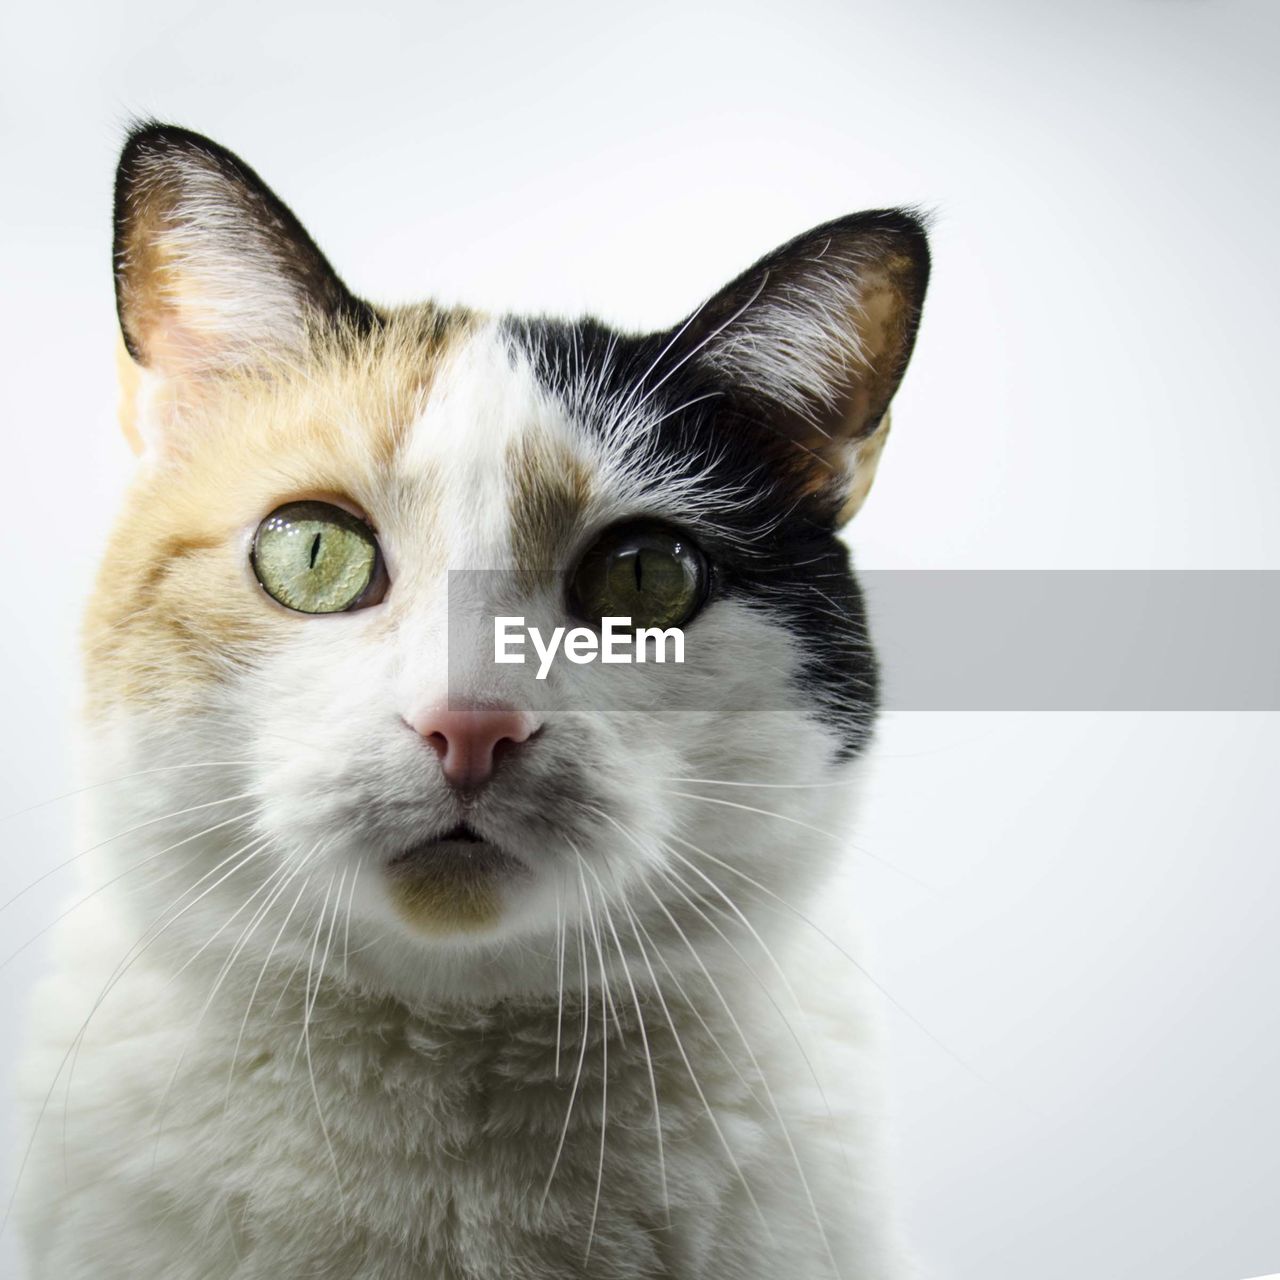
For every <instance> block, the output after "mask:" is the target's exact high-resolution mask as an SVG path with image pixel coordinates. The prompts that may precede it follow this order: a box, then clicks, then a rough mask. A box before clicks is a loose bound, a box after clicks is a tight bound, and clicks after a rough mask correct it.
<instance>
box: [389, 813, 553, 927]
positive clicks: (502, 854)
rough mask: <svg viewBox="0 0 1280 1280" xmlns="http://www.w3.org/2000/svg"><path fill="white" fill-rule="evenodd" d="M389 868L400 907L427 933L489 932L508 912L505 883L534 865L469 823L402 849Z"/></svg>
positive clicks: (393, 897) (395, 900) (409, 920)
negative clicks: (504, 907)
mask: <svg viewBox="0 0 1280 1280" xmlns="http://www.w3.org/2000/svg"><path fill="white" fill-rule="evenodd" d="M385 874H386V877H387V886H388V889H389V891H390V895H391V900H392V903H393V904H394V906H395V908H396V911H397V913H398V914H399V915H400V916H401V917H402V918H403V919H404V920H405V921H406V922H407V923H409V924H410V925H412V926H413V927H414V928H415V929H416V930H420V931H422V932H424V933H429V934H435V935H441V934H458V933H483V932H487V931H488V930H490V929H492V928H493V927H494V926H495V925H496V924H497V922H498V920H499V918H500V917H501V914H502V894H501V887H502V885H503V884H504V882H506V881H508V880H510V879H511V878H512V877H514V876H521V875H527V874H528V867H526V866H525V864H524V863H523V862H521V861H520V860H519V859H518V858H515V857H513V856H512V855H511V854H509V853H507V852H506V851H505V850H504V849H501V848H499V846H497V845H496V844H493V843H492V842H491V841H489V840H486V839H485V838H484V837H483V836H481V835H479V834H478V833H477V832H475V831H474V830H472V829H471V828H470V827H468V826H467V825H466V824H464V823H460V824H459V825H458V826H456V827H454V828H452V829H451V830H449V831H446V832H443V833H442V834H440V835H437V836H432V837H431V838H430V839H427V840H423V841H421V842H419V843H417V844H414V845H411V846H410V847H409V848H407V849H405V850H403V851H402V852H400V853H398V854H396V855H395V856H394V857H392V858H391V859H390V860H389V861H388V862H387V864H386V867H385Z"/></svg>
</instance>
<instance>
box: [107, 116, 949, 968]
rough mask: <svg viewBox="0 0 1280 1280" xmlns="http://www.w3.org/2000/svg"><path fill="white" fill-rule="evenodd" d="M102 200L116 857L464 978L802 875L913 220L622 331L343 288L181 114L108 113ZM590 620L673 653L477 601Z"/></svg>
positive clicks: (848, 649)
mask: <svg viewBox="0 0 1280 1280" xmlns="http://www.w3.org/2000/svg"><path fill="white" fill-rule="evenodd" d="M115 234H116V242H115V273H116V288H117V299H118V305H119V314H120V321H121V326H122V330H123V334H124V341H125V344H126V347H127V357H124V358H122V370H123V380H124V398H123V401H122V407H123V416H124V425H125V429H126V432H127V434H128V435H129V437H130V439H131V440H132V441H133V442H134V443H135V446H136V447H137V449H138V451H139V452H140V454H141V460H140V463H139V473H138V476H137V479H136V482H135V483H134V485H133V488H132V490H131V493H130V495H129V498H128V502H127V505H126V508H125V511H124V513H123V516H122V518H121V520H120V522H119V524H118V527H117V529H116V531H115V534H114V536H113V538H112V541H111V543H110V546H109V549H108V552H107V555H106V559H105V563H104V565H103V568H102V572H101V577H100V580H99V585H98V589H97V593H96V596H95V598H94V601H93V604H92V607H91V610H90V614H89V624H88V628H87V647H88V684H87V689H88V711H89V717H90V723H91V728H92V731H93V732H92V738H91V741H92V743H93V746H92V748H91V751H92V759H93V761H94V767H95V770H96V771H97V772H98V773H100V774H101V775H103V776H104V777H108V776H109V777H117V776H121V775H124V774H131V775H133V777H132V778H131V780H130V781H129V782H127V783H124V784H120V785H117V784H114V783H113V784H110V785H108V786H105V787H103V788H102V795H101V796H100V802H101V804H102V806H103V808H104V809H105V810H106V811H107V812H108V813H109V814H110V815H112V818H113V820H115V821H116V822H117V823H118V825H119V826H124V825H126V823H137V824H151V823H152V820H153V819H154V825H153V826H150V827H148V829H147V831H146V832H145V844H144V845H143V846H142V848H143V850H144V852H147V853H148V854H149V855H150V856H151V857H152V858H153V859H154V860H155V861H153V864H152V866H151V867H150V868H144V869H143V870H142V871H140V872H137V874H136V876H135V878H134V880H133V881H132V882H131V883H135V884H136V883H137V882H138V880H142V881H143V882H144V885H145V887H140V888H138V889H137V892H138V893H140V894H141V895H142V896H143V897H144V898H147V899H148V900H155V901H156V902H157V903H158V902H159V901H160V898H158V897H157V895H161V897H163V900H164V901H165V902H170V901H172V900H173V890H174V889H175V888H184V886H185V885H186V884H192V885H193V886H194V885H199V886H200V888H198V889H196V888H194V887H193V888H192V889H190V890H189V891H188V894H189V897H190V898H191V899H192V900H193V901H196V900H197V899H196V894H201V895H202V896H201V897H199V899H198V903H199V905H198V906H195V905H193V906H192V907H191V908H190V911H191V918H192V919H203V920H204V921H205V923H210V922H212V921H213V920H216V919H217V917H218V913H219V912H221V913H224V914H226V913H228V912H229V911H230V910H231V909H232V908H233V907H234V908H239V909H242V910H243V909H244V906H245V905H246V900H247V899H248V896H249V894H250V893H251V892H253V891H257V894H258V896H257V898H256V905H253V906H249V907H248V909H247V910H245V912H244V914H243V915H241V916H240V920H241V921H242V922H244V923H245V924H247V923H248V922H249V921H250V920H251V918H254V913H255V912H257V911H258V910H259V909H260V908H261V909H264V911H265V912H266V915H265V916H264V919H265V921H266V923H265V924H264V926H263V929H262V930H260V931H259V932H260V933H261V934H262V936H263V937H269V936H270V935H272V934H274V933H275V932H276V930H275V927H274V924H275V920H276V918H277V916H278V917H279V918H281V919H283V920H284V921H285V923H283V924H281V926H280V927H281V930H282V932H283V933H284V935H285V945H287V943H288V941H289V939H291V938H293V937H294V935H295V933H296V934H297V939H298V940H300V944H301V945H305V944H306V942H307V941H308V940H309V939H310V938H311V932H310V930H311V929H312V927H313V925H314V922H315V920H316V919H317V918H319V920H320V921H321V925H323V924H324V921H325V918H326V916H325V913H326V911H327V912H328V913H329V917H330V919H331V921H337V920H338V919H339V916H341V917H342V927H343V928H344V930H346V931H347V938H346V941H347V942H348V945H349V946H350V947H351V948H353V949H355V950H360V949H361V948H363V949H364V950H365V955H366V960H367V967H368V968H367V971H368V972H374V971H377V972H381V973H384V974H394V975H395V976H394V982H395V984H396V985H398V986H405V987H407V988H410V989H411V988H413V986H414V984H416V983H419V982H421V983H425V984H427V985H430V983H431V981H432V977H431V975H432V974H433V973H434V974H437V975H441V974H446V973H447V974H450V975H452V976H451V977H450V979H449V981H448V982H444V980H443V979H442V983H443V984H444V985H446V986H450V987H451V989H454V990H463V991H465V990H466V989H467V983H468V982H469V981H470V977H469V975H474V974H475V972H476V971H477V970H479V969H485V971H486V972H494V971H496V970H497V969H501V968H502V966H506V968H505V970H504V971H503V972H504V977H503V978H502V980H501V981H502V982H506V983H508V984H509V983H510V982H511V981H519V980H520V975H521V974H522V973H524V972H526V971H527V972H529V973H530V974H532V973H533V972H534V971H535V970H536V965H534V964H532V962H530V961H528V960H527V959H522V958H521V956H522V955H523V954H524V953H525V950H526V948H525V947H523V946H522V945H513V944H529V945H528V954H530V955H531V954H534V953H537V954H543V953H545V951H546V948H545V946H543V943H544V942H545V940H546V939H548V938H554V937H555V936H556V933H557V930H559V929H562V928H563V927H564V924H565V922H566V921H573V920H580V919H582V918H583V915H584V912H586V913H590V911H591V908H592V904H593V903H596V902H599V903H604V904H606V905H608V906H610V907H611V908H612V909H613V911H614V916H615V919H616V920H617V921H618V922H619V923H618V928H619V929H620V930H622V931H623V932H628V931H631V929H632V925H631V922H630V919H629V917H628V915H627V912H628V910H630V911H634V912H635V913H636V917H635V918H636V921H637V922H642V921H643V919H644V918H645V917H646V916H649V915H652V913H653V912H654V911H656V910H658V909H659V907H666V908H670V909H675V910H679V911H687V907H686V906H685V905H684V904H685V903H687V902H688V900H689V896H690V895H691V896H692V897H693V898H696V899H697V900H698V901H701V902H704V903H706V902H708V901H712V902H714V901H715V898H714V893H715V886H718V887H719V888H720V889H721V890H723V891H724V892H726V893H728V894H730V895H731V896H732V895H736V894H737V893H738V892H739V891H741V890H742V889H743V888H744V885H746V884H748V883H750V882H757V883H758V884H760V885H762V886H765V887H766V888H772V889H773V890H774V891H779V890H781V889H782V888H784V887H785V888H788V889H789V890H793V891H794V892H797V893H799V892H802V891H803V888H804V887H805V885H806V884H807V883H808V882H811V881H812V880H813V879H814V878H815V877H817V876H819V875H821V873H822V872H823V871H824V870H825V869H826V867H827V866H828V865H829V863H830V860H831V859H832V858H833V857H834V856H835V854H836V852H837V849H836V846H835V845H834V844H833V843H832V842H831V841H829V840H827V839H826V838H825V837H823V836H820V835H817V834H814V833H813V832H812V831H811V830H809V829H808V828H809V826H813V827H822V826H823V825H824V821H825V820H834V817H833V815H834V813H835V811H836V797H837V796H838V795H839V794H840V792H841V788H840V787H839V786H838V785H832V784H838V783H839V782H840V780H841V779H842V778H844V777H845V775H846V773H847V771H848V769H849V767H850V764H851V762H852V761H853V759H854V758H855V757H856V756H857V755H858V753H859V751H860V750H861V748H862V747H863V745H864V744H865V742H866V739H867V736H868V732H869V728H870V724H871V721H872V718H873V713H874V710H875V703H876V666H875V661H874V657H873V653H872V650H871V647H870V644H869V641H868V638H867V634H866V626H865V619H864V615H863V610H862V605H861V600H860V596H859V593H858V589H857V586H856V584H855V582H854V579H853V577H852V574H851V571H850V568H849V564H848V557H847V553H846V550H845V548H844V546H843V544H842V543H841V541H840V540H839V537H838V531H839V529H840V527H841V526H842V525H843V524H844V522H845V521H846V520H848V519H849V518H850V517H851V516H852V515H853V514H854V513H855V512H856V510H857V509H858V507H859V506H860V505H861V503H862V501H863V499H864V498H865V497H866V494H867V491H868V489H869V487H870V484H871V480H872V477H873V475H874V473H875V468H876V463H877V461H878V459H879V456H880V452H881V448H882V446H883V444H884V441H885V437H886V434H887V431H888V421H889V418H888V409H889V403H890V400H891V398H892V397H893V394H894V392H895V390H896V389H897V387H898V384H899V381H900V379H901V377H902V374H903V371H904V369H905V367H906V364H907V361H908V358H909V356H910V354H911V349H912V344H913V342H914V338H915V332H916V326H917V322H918V318H919V315H920V309H921V304H922V300H923V296H924V290H925V284H926V279H927V276H928V251H927V248H926V242H925V236H924V233H923V231H922V228H921V226H920V223H919V222H918V221H917V220H916V218H914V217H913V216H912V215H910V214H908V213H903V212H897V211H887V212H886V211H881V212H872V213H863V214H857V215H854V216H852V217H847V218H842V219H838V220H836V221H834V222H831V223H828V224H826V225H825V226H822V227H819V228H817V229H815V230H813V231H810V232H808V233H806V234H805V235H802V236H800V237H798V238H797V239H795V240H793V241H791V242H790V243H789V244H787V245H785V246H783V247H782V248H780V249H778V250H776V251H775V252H773V253H771V254H770V255H768V256H767V257H765V258H764V259H762V260H761V261H760V262H758V263H757V264H756V265H755V266H753V267H751V268H750V269H749V270H747V271H746V272H744V273H743V274H742V275H741V276H739V277H738V278H737V279H736V280H734V281H733V282H732V283H731V284H729V285H728V286H727V287H726V288H725V289H723V290H722V291H721V292H719V293H717V294H716V295H715V296H713V297H712V298H710V299H709V300H708V301H706V302H704V303H703V304H702V305H701V306H699V307H698V308H697V309H696V310H694V311H693V312H692V314H690V315H689V316H688V317H687V318H686V319H684V320H682V321H681V322H680V323H678V324H676V325H675V326H674V327H672V328H671V329H669V330H665V331H663V332H660V333H650V334H640V335H630V334H623V333H615V332H614V331H612V330H610V329H608V328H606V327H605V326H604V325H602V324H599V323H597V322H595V321H593V320H582V321H572V322H562V321H556V320H545V319H527V318H512V317H491V316H486V315H481V314H477V313H473V312H469V311H463V310H443V309H440V308H437V307H434V306H432V305H430V304H424V305H422V306H413V307H404V308H395V309H387V308H381V307H377V306H374V305H371V304H368V303H366V302H363V301H361V300H360V299H358V298H356V297H355V296H354V295H353V294H351V293H350V292H349V291H348V290H347V288H346V287H345V286H344V285H343V284H342V282H341V281H340V280H339V278H338V277H337V275H336V274H335V273H334V271H333V270H332V268H331V267H330V266H329V264H328V262H327V261H326V260H325V258H324V257H323V255H322V254H321V253H320V251H319V250H318V249H317V248H316V246H315V245H314V243H313V242H312V241H311V240H310V238H309V237H308V236H307V234H306V232H305V231H304V230H303V228H302V227H301V225H300V224H299V223H298V221H297V220H296V218H295V217H294V216H293V215H292V214H291V213H290V212H289V210H288V209H287V208H285V206H284V205H283V204H282V203H281V202H280V201H279V200H278V199H277V198H276V197H275V196H274V195H273V194H272V193H271V192H270V191H269V190H268V189H267V188H266V186H265V185H264V184H263V183H262V182H261V180H260V179H259V178H258V177H257V176H256V175H255V174H254V173H253V172H252V171H251V170H250V169H249V168H248V167H247V166H245V165H244V164H243V163H242V162H241V161H239V160H238V159H237V158H236V157H234V156H232V155H230V154H229V153H228V152H226V151H225V150H223V149H222V148H220V147H218V146H217V145H215V144H213V143H211V142H209V141H208V140H206V139H204V138H201V137H199V136H197V135H193V134H190V133H187V132H185V131H183V130H179V129H174V128H169V127H163V126H146V127H142V128H140V129H138V130H137V131H135V132H134V133H133V135H132V136H131V137H130V139H129V141H128V143H127V145H126V147H125V150H124V154H123V157H122V159H121V163H120V169H119V175H118V185H117V198H116V224H115ZM603 615H626V616H633V617H634V620H635V621H636V623H637V624H654V625H658V626H662V627H669V626H679V627H681V628H682V629H683V638H684V646H683V659H684V660H683V663H679V664H677V663H675V662H674V661H671V662H668V663H665V664H661V665H659V664H658V663H655V662H649V663H646V664H643V665H637V664H632V665H630V666H625V667H623V666H619V665H616V664H615V665H612V666H607V665H604V664H602V663H599V662H576V661H570V660H568V659H566V658H565V657H564V655H563V653H561V654H559V655H558V656H557V658H556V659H553V660H552V662H551V664H550V666H549V667H548V668H547V670H546V673H545V678H544V679H539V678H538V677H537V670H538V666H539V664H538V663H537V662H536V661H530V662H528V663H526V664H525V665H524V666H518V665H515V664H504V663H497V662H495V661H494V656H495V655H494V652H493V643H492V641H493V626H494V618H495V617H512V616H523V617H525V618H526V619H527V621H528V623H530V624H532V625H536V626H538V627H539V628H540V630H541V633H542V634H543V635H544V636H545V635H549V634H550V633H551V632H552V631H553V629H554V628H555V627H557V626H562V627H566V628H571V627H575V626H587V627H593V626H595V625H597V624H598V622H599V619H600V618H601V616H603ZM464 622H465V623H466V624H467V625H462V624H463V623H464ZM525 649H526V651H527V652H528V653H529V656H530V657H531V658H533V657H534V655H533V652H532V649H531V647H530V645H529V644H528V643H527V642H526V645H525ZM169 815H174V816H169ZM206 829H207V830H206ZM127 843H128V844H129V849H128V850H127V851H125V852H124V853H122V854H121V859H122V865H125V864H128V863H130V862H133V861H137V853H138V849H139V847H140V846H139V845H138V844H137V838H135V839H134V840H133V841H130V842H127ZM175 843H177V844H178V845H180V846H181V847H180V848H175V849H173V851H172V852H166V851H165V850H164V848H163V847H164V846H172V845H174V844H175ZM161 854H163V857H161ZM176 860H182V861H181V863H180V865H181V866H182V867H184V868H190V870H187V871H185V872H184V876H185V880H183V881H174V880H172V879H171V880H170V881H169V883H168V885H167V887H166V888H165V889H164V890H163V891H161V890H157V889H155V888H154V886H153V880H154V877H153V876H152V872H153V871H155V870H156V869H157V864H158V865H159V866H163V865H164V864H165V863H166V862H168V861H175V865H179V864H178V863H177V861H176ZM125 869H126V870H129V873H130V875H131V876H132V875H135V871H134V869H132V868H130V867H129V866H127V865H125ZM200 877H202V879H201V878H200ZM624 903H625V904H626V905H624ZM291 904H292V906H293V908H295V910H294V912H293V915H294V923H293V924H290V923H289V922H288V918H287V917H286V915H285V912H286V910H287V909H288V908H290V906H291ZM655 904H656V905H655ZM718 905H719V904H717V906H718ZM271 912H275V913H276V914H275V915H272V914H270V913H271ZM329 927H330V930H331V931H332V924H330V926H329ZM240 932H241V927H240V926H239V925H237V926H236V927H235V928H234V929H233V930H231V931H230V933H229V935H228V936H229V937H234V936H235V935H238V934H240ZM540 947H541V948H542V950H541V951H539V948H540ZM379 967H380V968H379ZM529 980H530V981H531V982H536V981H537V979H536V978H534V977H530V979H529Z"/></svg>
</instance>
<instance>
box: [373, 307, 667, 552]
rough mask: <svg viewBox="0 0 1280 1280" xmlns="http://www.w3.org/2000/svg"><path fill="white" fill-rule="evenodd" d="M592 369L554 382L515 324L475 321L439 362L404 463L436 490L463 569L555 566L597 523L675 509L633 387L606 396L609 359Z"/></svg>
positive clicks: (443, 529)
mask: <svg viewBox="0 0 1280 1280" xmlns="http://www.w3.org/2000/svg"><path fill="white" fill-rule="evenodd" d="M580 374H581V377H580V380H579V382H574V383H569V384H566V383H564V382H558V381H557V380H555V379H554V378H552V377H549V376H548V373H547V369H546V367H545V365H544V364H540V362H539V360H538V359H537V358H536V352H535V349H534V348H533V347H532V346H531V344H530V342H529V340H528V337H527V335H526V336H525V337H524V339H523V340H522V339H521V337H519V336H517V333H516V331H515V330H513V327H512V325H511V323H510V322H507V321H483V322H475V323H472V324H470V325H468V326H467V327H466V328H465V329H464V330H463V331H461V332H459V333H458V334H456V335H455V336H454V338H453V340H452V341H451V342H450V343H449V345H448V347H447V349H445V350H444V351H442V352H441V353H440V354H439V355H438V357H437V358H436V359H435V361H434V369H433V374H432V377H431V380H430V382H429V384H428V385H426V386H425V388H424V390H423V394H422V395H421V396H420V397H419V399H418V401H417V403H416V405H415V409H414V412H413V415H412V418H411V420H410V421H409V422H408V423H407V425H406V428H405V430H404V432H403V436H402V440H401V442H400V444H399V447H398V448H397V451H396V456H395V461H394V464H393V470H394V473H395V482H396V485H397V486H398V487H401V488H403V489H404V490H406V491H409V492H413V491H417V492H423V491H425V490H428V489H429V490H430V493H431V501H432V504H433V511H432V513H431V523H432V524H434V525H435V526H437V532H438V534H439V535H440V537H441V538H442V539H443V541H444V543H445V544H446V549H447V552H448V559H449V562H450V565H451V567H464V568H498V567H508V566H510V567H515V568H520V569H541V568H546V567H551V566H554V565H555V564H557V563H559V561H560V560H561V559H562V558H563V555H564V553H565V551H566V549H568V548H569V547H571V545H572V544H573V543H574V541H575V539H577V538H578V537H579V535H581V534H583V533H584V532H585V531H587V530H589V529H590V528H591V527H594V526H598V525H600V524H602V523H605V522H607V521H609V520H612V519H618V518H621V517H622V516H625V515H628V514H635V513H637V512H639V511H655V510H657V509H658V508H661V507H662V506H663V505H664V498H663V496H662V492H661V490H662V486H661V485H657V484H655V483H654V481H655V480H656V479H657V476H656V474H654V473H653V472H652V469H648V470H646V468H645V467H643V466H637V465H636V462H637V451H636V447H635V446H636V444H637V441H638V438H639V437H641V436H642V435H643V431H644V427H645V425H646V424H645V422H644V421H643V420H642V419H639V418H637V419H636V420H635V421H630V420H628V415H627V403H626V401H627V397H626V395H625V392H620V391H619V389H617V388H614V389H612V390H611V391H610V392H609V393H607V394H602V393H601V382H602V374H603V371H602V370H601V369H600V368H599V367H598V362H597V364H596V365H594V366H593V365H592V364H590V363H586V364H584V365H582V367H581V369H580ZM586 388H590V392H588V391H587V390H585V389H586ZM419 513H420V514H421V506H419ZM392 518H394V516H393V517H392ZM405 532H406V533H407V532H409V531H408V530H406V531H405Z"/></svg>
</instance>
